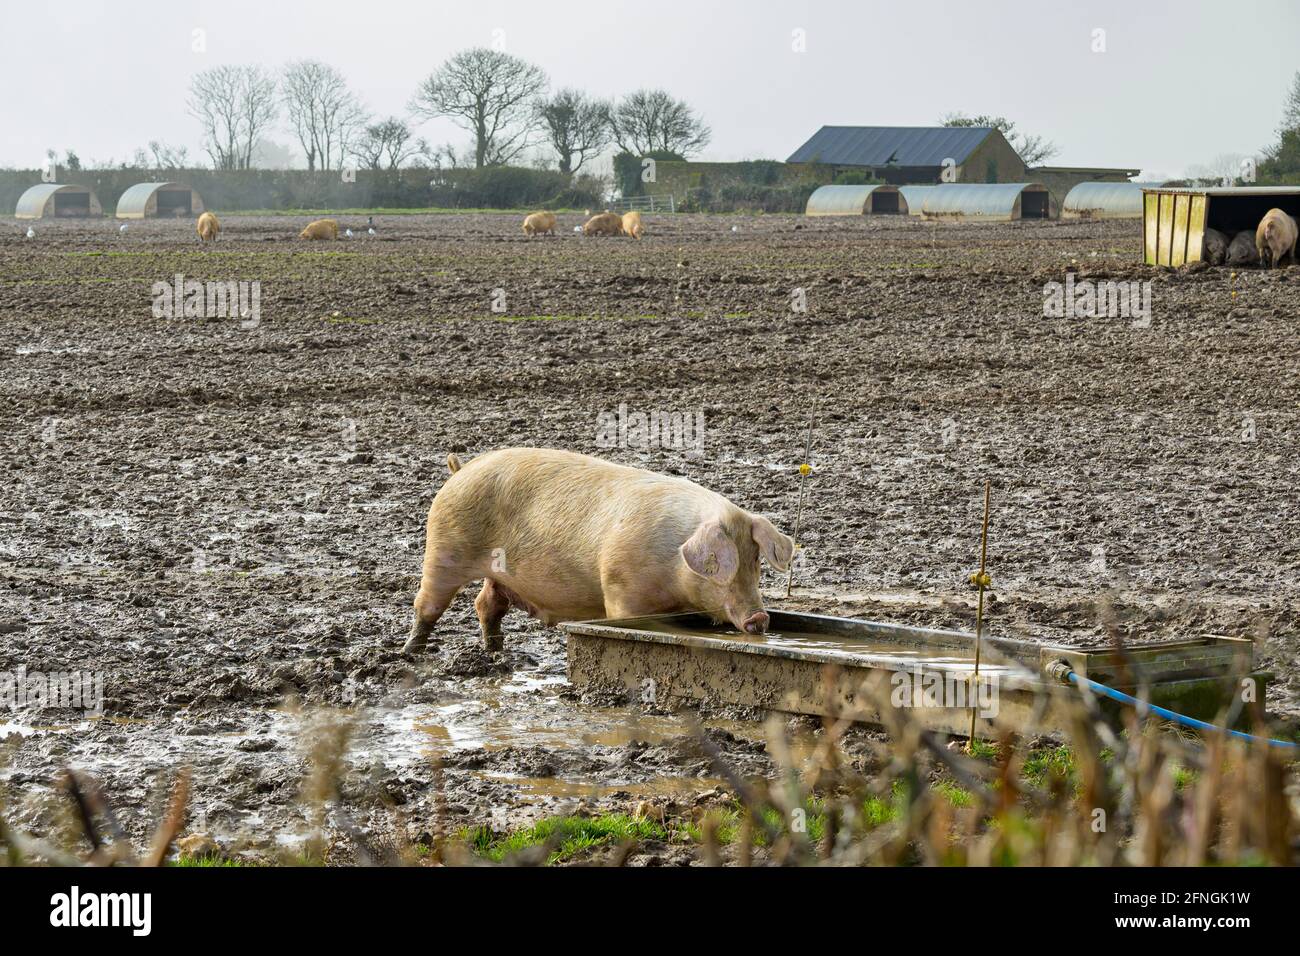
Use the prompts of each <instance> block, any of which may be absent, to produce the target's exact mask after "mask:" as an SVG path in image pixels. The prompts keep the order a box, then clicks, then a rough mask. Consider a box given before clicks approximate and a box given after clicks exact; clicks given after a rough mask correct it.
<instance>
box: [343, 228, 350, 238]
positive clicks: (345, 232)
mask: <svg viewBox="0 0 1300 956" xmlns="http://www.w3.org/2000/svg"><path fill="white" fill-rule="evenodd" d="M343 235H345V236H347V237H348V238H349V239H351V238H352V230H351V229H344V230H343Z"/></svg>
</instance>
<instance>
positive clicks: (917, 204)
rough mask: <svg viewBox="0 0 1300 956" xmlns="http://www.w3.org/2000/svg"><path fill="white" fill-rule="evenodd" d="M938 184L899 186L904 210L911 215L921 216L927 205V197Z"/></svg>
mask: <svg viewBox="0 0 1300 956" xmlns="http://www.w3.org/2000/svg"><path fill="white" fill-rule="evenodd" d="M938 188H939V187H938V186H899V187H898V192H899V195H900V196H901V197H902V199H901V202H902V204H903V211H904V212H905V213H907V214H908V215H909V216H919V215H921V214H922V212H923V208H924V206H925V197H926V196H928V195H930V193H931V192H933V191H934V190H936V189H938Z"/></svg>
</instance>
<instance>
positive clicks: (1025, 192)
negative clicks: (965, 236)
mask: <svg viewBox="0 0 1300 956" xmlns="http://www.w3.org/2000/svg"><path fill="white" fill-rule="evenodd" d="M922 211H923V212H924V214H925V218H926V219H967V220H973V221H976V222H1009V221H1011V220H1013V219H1050V218H1051V217H1052V198H1051V195H1050V194H1049V193H1048V191H1047V187H1046V186H1044V185H1043V184H1042V183H945V184H943V185H942V186H936V187H935V188H934V189H933V190H931V191H930V192H929V193H928V194H927V195H926V197H925V205H924V206H923V207H922Z"/></svg>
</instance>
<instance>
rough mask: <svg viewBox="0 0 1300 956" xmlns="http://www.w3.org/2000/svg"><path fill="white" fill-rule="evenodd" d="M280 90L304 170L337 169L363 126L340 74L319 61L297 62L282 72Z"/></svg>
mask: <svg viewBox="0 0 1300 956" xmlns="http://www.w3.org/2000/svg"><path fill="white" fill-rule="evenodd" d="M281 90H282V95H283V98H284V106H285V110H286V111H287V112H288V114H289V125H290V126H292V127H293V132H294V135H295V136H297V137H298V144H299V145H300V146H301V147H302V151H303V153H305V154H306V156H307V168H308V169H318V168H319V169H334V168H338V167H341V166H342V165H343V162H344V160H345V159H346V157H347V154H348V151H349V147H350V146H351V144H352V140H353V139H354V138H355V137H356V135H357V134H358V133H359V132H360V130H361V128H362V127H363V126H364V125H365V122H366V111H365V110H364V109H363V108H362V106H361V103H360V102H359V101H358V100H357V98H356V97H355V96H353V94H352V91H351V90H349V89H348V83H347V80H345V79H344V78H343V74H342V73H340V72H339V71H338V70H337V69H335V68H334V67H332V66H330V65H329V64H328V63H321V62H320V61H319V60H298V61H296V62H294V63H290V64H289V65H288V66H286V67H285V68H284V76H283V79H282V81H281Z"/></svg>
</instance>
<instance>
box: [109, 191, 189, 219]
mask: <svg viewBox="0 0 1300 956" xmlns="http://www.w3.org/2000/svg"><path fill="white" fill-rule="evenodd" d="M202 212H203V199H202V198H201V197H200V196H199V194H198V193H197V192H195V191H194V190H193V189H191V188H190V187H189V186H185V185H182V184H181V183H137V184H136V185H134V186H132V187H130V188H129V189H127V190H126V192H124V193H122V195H121V196H120V197H119V198H118V200H117V218H118V219H154V218H160V219H173V218H177V217H180V216H186V217H188V216H197V215H199V214H200V213H202Z"/></svg>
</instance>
